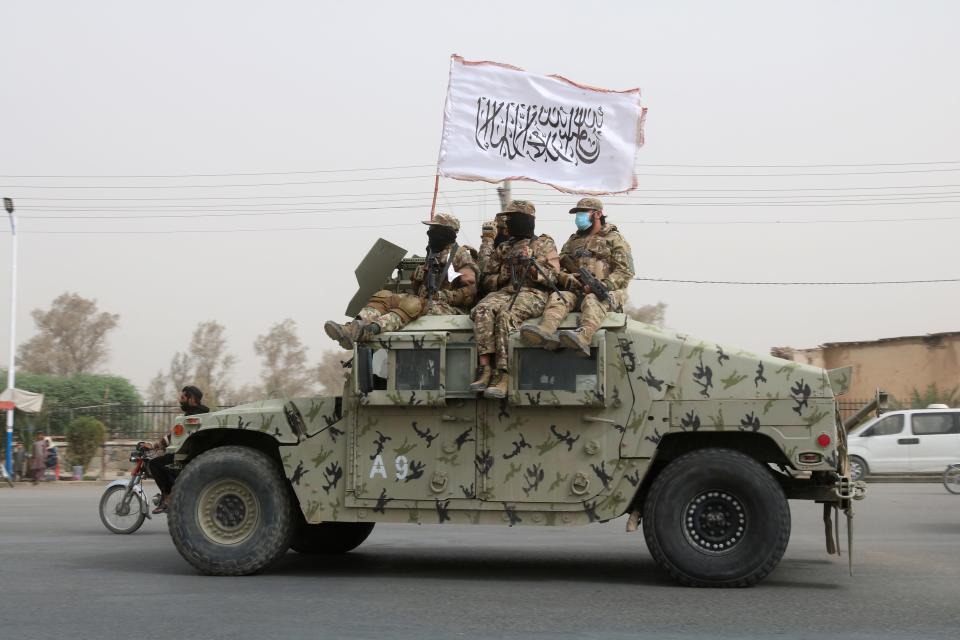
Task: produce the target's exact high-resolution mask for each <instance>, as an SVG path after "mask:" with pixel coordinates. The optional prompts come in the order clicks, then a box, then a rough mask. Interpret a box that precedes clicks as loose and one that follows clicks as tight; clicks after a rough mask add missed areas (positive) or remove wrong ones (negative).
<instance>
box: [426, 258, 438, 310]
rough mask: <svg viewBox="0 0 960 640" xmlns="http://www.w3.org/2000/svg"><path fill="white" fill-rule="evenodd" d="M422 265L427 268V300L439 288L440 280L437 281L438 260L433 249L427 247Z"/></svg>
mask: <svg viewBox="0 0 960 640" xmlns="http://www.w3.org/2000/svg"><path fill="white" fill-rule="evenodd" d="M424 267H425V268H426V270H427V281H426V285H427V300H433V295H434V294H435V293H436V292H437V290H438V289H439V288H440V282H439V281H438V280H439V278H438V276H439V275H440V261H439V260H437V254H436V252H435V251H434V250H433V249H429V248H428V249H427V262H426V264H425V265H424Z"/></svg>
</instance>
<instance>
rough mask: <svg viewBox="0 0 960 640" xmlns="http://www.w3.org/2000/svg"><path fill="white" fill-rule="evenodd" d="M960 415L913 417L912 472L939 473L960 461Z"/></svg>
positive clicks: (937, 413)
mask: <svg viewBox="0 0 960 640" xmlns="http://www.w3.org/2000/svg"><path fill="white" fill-rule="evenodd" d="M958 418H960V412H956V411H952V412H950V411H936V412H933V411H930V412H926V411H925V412H923V413H914V414H912V415H911V416H910V423H911V424H910V427H911V433H910V436H911V437H910V439H911V440H912V441H914V442H915V444H913V445H911V447H912V448H911V453H912V455H911V456H910V470H911V471H913V472H914V473H939V472H942V471H943V470H944V469H946V468H947V465H948V464H951V463H954V462H958V461H960V419H958Z"/></svg>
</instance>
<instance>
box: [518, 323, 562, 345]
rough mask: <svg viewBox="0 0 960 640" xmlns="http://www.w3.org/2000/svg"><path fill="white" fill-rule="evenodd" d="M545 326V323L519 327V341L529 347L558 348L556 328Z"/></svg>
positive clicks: (558, 340) (558, 341)
mask: <svg viewBox="0 0 960 640" xmlns="http://www.w3.org/2000/svg"><path fill="white" fill-rule="evenodd" d="M546 324H547V323H546V322H541V323H540V324H525V325H523V326H522V327H520V340H521V341H522V342H523V343H524V344H525V345H528V346H531V347H543V348H544V349H557V348H558V347H559V346H560V339H559V338H558V337H557V328H556V327H552V328H551V327H549V326H545V325H546ZM551 329H552V330H551Z"/></svg>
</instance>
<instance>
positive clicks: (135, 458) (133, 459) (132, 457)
mask: <svg viewBox="0 0 960 640" xmlns="http://www.w3.org/2000/svg"><path fill="white" fill-rule="evenodd" d="M136 461H137V454H136V453H131V454H130V462H136Z"/></svg>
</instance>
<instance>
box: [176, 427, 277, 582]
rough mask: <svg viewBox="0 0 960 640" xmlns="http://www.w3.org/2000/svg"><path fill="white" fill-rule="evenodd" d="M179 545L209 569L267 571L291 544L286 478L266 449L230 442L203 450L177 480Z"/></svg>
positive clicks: (193, 562) (209, 571) (210, 572)
mask: <svg viewBox="0 0 960 640" xmlns="http://www.w3.org/2000/svg"><path fill="white" fill-rule="evenodd" d="M167 523H168V527H169V529H170V536H171V537H172V538H173V543H174V545H175V546H176V547H177V551H179V552H180V555H182V556H183V557H184V559H185V560H186V561H187V562H189V563H190V564H191V565H193V566H194V568H196V569H197V570H198V571H200V572H201V573H204V574H207V575H217V576H240V575H249V574H251V573H256V572H258V571H262V570H264V569H266V568H267V567H269V566H270V565H272V564H273V563H275V562H276V561H277V560H279V559H280V558H281V557H282V556H283V555H284V554H285V553H286V552H287V549H289V548H290V539H291V537H292V534H293V531H294V524H295V523H294V519H293V511H292V509H291V506H290V497H289V492H288V488H287V481H286V478H285V477H284V476H283V474H282V473H281V470H280V467H279V465H278V464H277V463H276V462H275V461H274V460H273V459H271V458H270V457H269V456H268V455H267V454H265V453H263V452H261V451H258V450H256V449H251V448H249V447H239V446H226V447H218V448H216V449H211V450H210V451H207V452H205V453H202V454H200V455H199V456H197V458H196V459H195V460H193V461H191V462H190V463H189V464H188V465H187V466H186V467H185V468H184V470H183V471H182V472H181V473H180V475H179V477H178V478H177V481H176V483H175V484H174V485H173V495H172V500H171V504H170V510H169V512H168V518H167Z"/></svg>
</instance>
